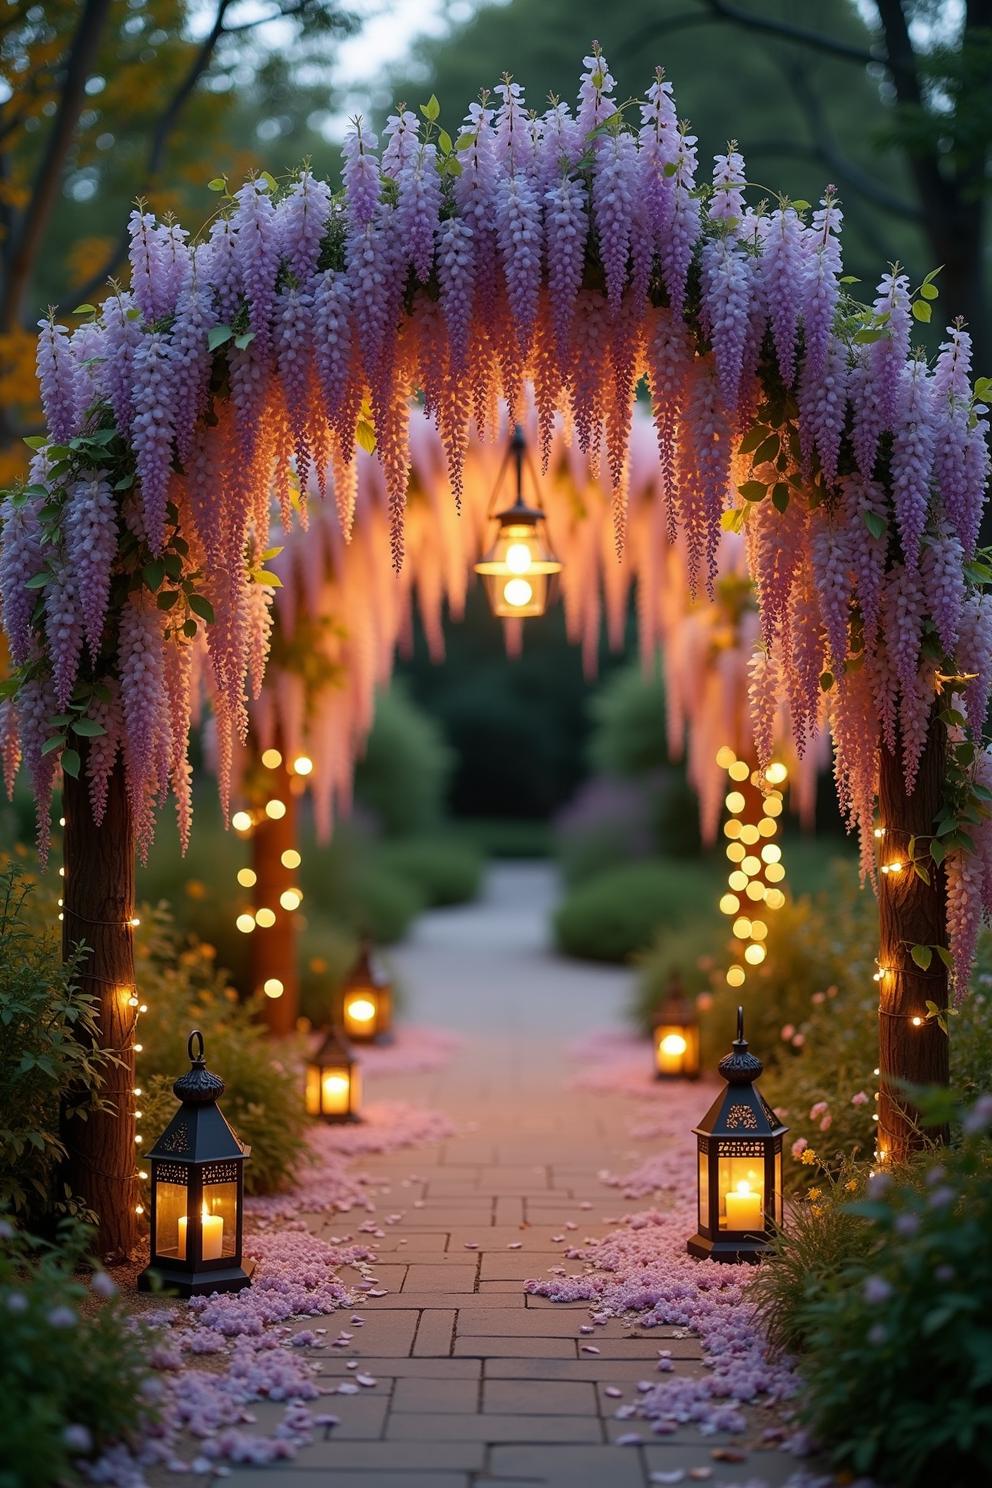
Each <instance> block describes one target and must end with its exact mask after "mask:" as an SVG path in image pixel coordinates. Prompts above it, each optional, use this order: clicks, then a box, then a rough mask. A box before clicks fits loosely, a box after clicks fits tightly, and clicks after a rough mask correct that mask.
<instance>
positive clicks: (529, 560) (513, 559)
mask: <svg viewBox="0 0 992 1488" xmlns="http://www.w3.org/2000/svg"><path fill="white" fill-rule="evenodd" d="M526 454H527V443H526V440H525V439H524V432H523V430H522V429H521V427H520V425H519V424H518V425H517V426H516V428H515V429H514V431H513V437H512V439H511V440H510V446H509V448H508V450H507V452H506V456H505V458H504V460H503V464H502V466H501V468H500V472H499V475H498V476H497V478H496V485H495V487H494V488H493V494H492V497H491V499H490V502H489V511H490V515H495V520H496V523H497V532H496V538H495V541H494V542H493V545H492V547H491V548H490V549H489V550H488V552H487V553H486V555H485V557H484V558H483V559H482V560H481V561H480V562H479V563H477V564H476V565H475V571H476V573H477V574H481V576H482V578H483V581H484V583H485V586H486V595H487V597H488V599H489V607H490V609H491V610H492V612H493V614H494V615H496V616H498V617H499V618H500V619H504V620H506V619H512V618H513V617H514V616H518V617H520V618H527V617H529V616H532V615H543V614H544V612H545V610H546V609H547V607H548V601H549V599H550V598H551V587H552V580H553V577H554V575H555V574H559V573H561V569H562V565H561V564H560V563H559V561H558V559H557V558H556V557H555V555H554V553H553V552H552V551H551V548H550V546H549V544H548V540H547V536H546V534H545V531H544V521H545V517H544V511H543V509H542V507H541V504H540V493H539V490H538V485H537V478H536V476H535V475H534V471H533V468H532V467H531V477H532V479H533V483H534V504H533V506H528V505H527V503H526V502H525V501H524V458H525V456H526ZM511 459H512V460H513V463H514V469H515V471H516V487H517V490H516V498H515V500H514V502H513V505H512V506H508V507H506V508H505V509H504V510H503V511H501V512H496V513H495V514H493V511H492V508H493V504H494V502H495V500H496V497H497V496H498V494H499V491H500V487H501V486H502V484H503V477H504V475H505V474H506V468H507V465H508V464H509V462H510V460H511ZM527 463H528V466H530V461H529V460H528V462H527Z"/></svg>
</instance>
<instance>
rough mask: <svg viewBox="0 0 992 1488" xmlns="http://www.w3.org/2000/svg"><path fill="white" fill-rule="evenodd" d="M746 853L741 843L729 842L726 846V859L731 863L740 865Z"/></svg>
mask: <svg viewBox="0 0 992 1488" xmlns="http://www.w3.org/2000/svg"><path fill="white" fill-rule="evenodd" d="M746 853H747V848H746V847H745V846H744V844H743V842H731V843H729V844H728V846H727V857H728V858H729V859H730V861H731V862H732V863H740V862H741V861H742V860H743V858H744V856H745V854H746Z"/></svg>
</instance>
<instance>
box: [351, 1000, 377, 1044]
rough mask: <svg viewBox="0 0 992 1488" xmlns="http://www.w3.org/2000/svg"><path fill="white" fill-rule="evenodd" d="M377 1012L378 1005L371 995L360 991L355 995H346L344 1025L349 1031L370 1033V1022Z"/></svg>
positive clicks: (359, 1034) (360, 1033)
mask: <svg viewBox="0 0 992 1488" xmlns="http://www.w3.org/2000/svg"><path fill="white" fill-rule="evenodd" d="M375 1014H376V1006H375V1003H374V1002H373V1001H372V999H371V997H367V996H366V995H365V993H360V994H358V995H356V996H353V997H346V998H345V1002H344V1026H345V1029H346V1031H347V1032H348V1033H350V1034H357V1035H358V1036H359V1037H361V1035H362V1034H365V1033H368V1031H369V1024H370V1023H371V1022H372V1020H373V1019H374V1017H375Z"/></svg>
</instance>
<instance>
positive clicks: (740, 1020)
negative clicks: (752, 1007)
mask: <svg viewBox="0 0 992 1488" xmlns="http://www.w3.org/2000/svg"><path fill="white" fill-rule="evenodd" d="M737 1042H738V1043H739V1044H742V1043H743V1042H744V1009H743V1007H741V1006H738V1008H737Z"/></svg>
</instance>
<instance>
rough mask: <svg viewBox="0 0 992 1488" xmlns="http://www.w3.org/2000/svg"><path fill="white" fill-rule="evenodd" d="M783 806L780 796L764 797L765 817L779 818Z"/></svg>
mask: <svg viewBox="0 0 992 1488" xmlns="http://www.w3.org/2000/svg"><path fill="white" fill-rule="evenodd" d="M783 805H784V802H783V801H782V797H781V796H766V797H765V815H766V816H781V815H782V808H783Z"/></svg>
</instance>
